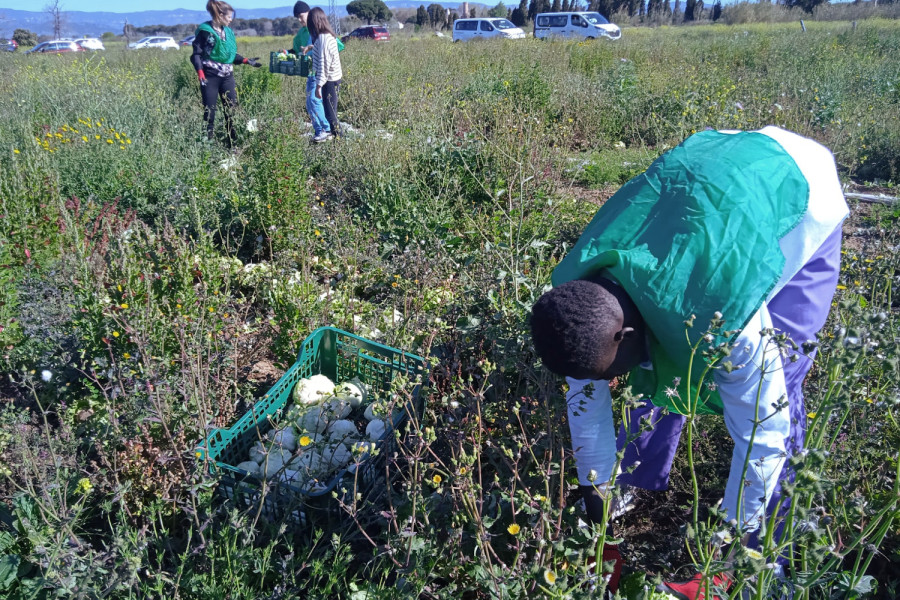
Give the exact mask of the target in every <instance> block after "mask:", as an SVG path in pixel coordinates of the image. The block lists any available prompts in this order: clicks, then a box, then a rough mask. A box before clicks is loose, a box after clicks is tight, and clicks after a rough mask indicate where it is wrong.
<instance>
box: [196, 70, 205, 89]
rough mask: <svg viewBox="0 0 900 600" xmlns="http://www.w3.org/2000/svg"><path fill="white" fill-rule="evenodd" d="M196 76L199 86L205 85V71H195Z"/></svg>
mask: <svg viewBox="0 0 900 600" xmlns="http://www.w3.org/2000/svg"><path fill="white" fill-rule="evenodd" d="M197 77H198V78H200V87H206V73H204V72H203V71H202V70H201V71H197Z"/></svg>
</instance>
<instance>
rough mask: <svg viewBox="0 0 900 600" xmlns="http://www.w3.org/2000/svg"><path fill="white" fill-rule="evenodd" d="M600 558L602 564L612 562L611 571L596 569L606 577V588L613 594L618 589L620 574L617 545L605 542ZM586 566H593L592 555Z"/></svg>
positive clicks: (620, 562)
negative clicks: (605, 571)
mask: <svg viewBox="0 0 900 600" xmlns="http://www.w3.org/2000/svg"><path fill="white" fill-rule="evenodd" d="M601 560H602V561H603V563H604V564H606V563H609V562H611V563H613V565H612V572H611V573H604V572H603V570H602V568H601V569H596V570H597V571H600V573H597V574H598V575H600V576H602V577H603V578H604V579H606V589H607V590H608V591H609V592H610V593H612V594H615V593H616V591H617V590H618V589H619V578H620V577H621V576H622V555H621V554H620V553H619V546H618V545H612V544H605V545H604V546H603V556H602V557H601ZM588 566H589V567H593V566H594V559H593V557H591V559H590V560H589V561H588Z"/></svg>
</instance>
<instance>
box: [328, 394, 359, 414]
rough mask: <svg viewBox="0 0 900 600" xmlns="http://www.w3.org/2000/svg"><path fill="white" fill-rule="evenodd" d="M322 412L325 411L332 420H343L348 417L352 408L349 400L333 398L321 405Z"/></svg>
mask: <svg viewBox="0 0 900 600" xmlns="http://www.w3.org/2000/svg"><path fill="white" fill-rule="evenodd" d="M322 410H324V411H327V412H328V413H329V415H330V416H331V417H332V418H334V419H345V418H347V417H348V416H350V413H351V412H352V411H353V407H352V406H351V404H350V400H348V399H346V398H339V397H337V396H334V397H332V398H330V399H329V400H326V401H325V402H323V403H322Z"/></svg>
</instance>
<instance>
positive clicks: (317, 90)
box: [316, 86, 322, 100]
mask: <svg viewBox="0 0 900 600" xmlns="http://www.w3.org/2000/svg"><path fill="white" fill-rule="evenodd" d="M316 98H318V99H319V100H321V99H322V88H320V87H319V86H316Z"/></svg>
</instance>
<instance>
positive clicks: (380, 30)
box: [341, 25, 391, 44]
mask: <svg viewBox="0 0 900 600" xmlns="http://www.w3.org/2000/svg"><path fill="white" fill-rule="evenodd" d="M353 38H356V39H360V40H375V41H381V42H386V41H388V40H390V39H391V34H390V33H388V30H387V27H380V26H378V25H368V26H366V27H357V28H356V29H354V30H353V31H351V32H350V33H349V34H348V35H345V36H344V37H342V38H341V41H342V42H344V43H345V44H346V43H347V41H348V40H350V39H353Z"/></svg>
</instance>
